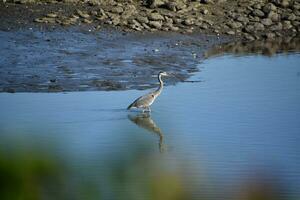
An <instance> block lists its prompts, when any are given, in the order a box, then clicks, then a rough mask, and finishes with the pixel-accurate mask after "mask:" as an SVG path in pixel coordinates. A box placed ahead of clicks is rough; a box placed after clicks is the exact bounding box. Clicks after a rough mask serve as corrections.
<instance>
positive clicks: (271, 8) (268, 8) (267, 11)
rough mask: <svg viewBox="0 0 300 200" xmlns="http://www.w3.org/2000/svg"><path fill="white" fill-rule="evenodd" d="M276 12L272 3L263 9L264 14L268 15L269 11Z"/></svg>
mask: <svg viewBox="0 0 300 200" xmlns="http://www.w3.org/2000/svg"><path fill="white" fill-rule="evenodd" d="M276 10H277V7H276V6H275V5H274V4H272V3H268V4H266V5H265V6H264V7H263V11H264V13H266V14H269V13H270V12H271V11H276Z"/></svg>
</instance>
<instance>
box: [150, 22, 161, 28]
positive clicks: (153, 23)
mask: <svg viewBox="0 0 300 200" xmlns="http://www.w3.org/2000/svg"><path fill="white" fill-rule="evenodd" d="M148 25H149V26H150V27H153V28H156V29H161V27H162V22H160V21H150V22H149V23H148Z"/></svg>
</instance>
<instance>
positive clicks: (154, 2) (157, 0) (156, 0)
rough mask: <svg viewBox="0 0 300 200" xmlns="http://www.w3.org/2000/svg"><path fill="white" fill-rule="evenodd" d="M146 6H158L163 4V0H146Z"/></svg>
mask: <svg viewBox="0 0 300 200" xmlns="http://www.w3.org/2000/svg"><path fill="white" fill-rule="evenodd" d="M146 3H147V6H148V7H149V8H152V9H153V8H158V7H160V6H162V5H164V4H165V1H164V0H146Z"/></svg>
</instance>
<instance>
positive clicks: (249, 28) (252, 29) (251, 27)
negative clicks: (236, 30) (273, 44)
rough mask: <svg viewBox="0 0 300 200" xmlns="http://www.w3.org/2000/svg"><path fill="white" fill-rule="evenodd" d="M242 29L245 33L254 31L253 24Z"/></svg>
mask: <svg viewBox="0 0 300 200" xmlns="http://www.w3.org/2000/svg"><path fill="white" fill-rule="evenodd" d="M244 31H245V32H247V33H253V32H254V26H253V25H248V26H246V27H245V28H244Z"/></svg>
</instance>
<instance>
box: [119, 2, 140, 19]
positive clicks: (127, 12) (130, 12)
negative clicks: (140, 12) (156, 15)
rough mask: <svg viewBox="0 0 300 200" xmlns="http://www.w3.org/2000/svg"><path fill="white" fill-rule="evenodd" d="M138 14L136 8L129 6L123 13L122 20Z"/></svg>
mask: <svg viewBox="0 0 300 200" xmlns="http://www.w3.org/2000/svg"><path fill="white" fill-rule="evenodd" d="M135 13H137V10H136V7H135V6H134V5H127V6H126V9H125V10H124V12H123V13H122V18H124V19H127V18H130V17H131V16H133V15H134V14H135Z"/></svg>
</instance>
